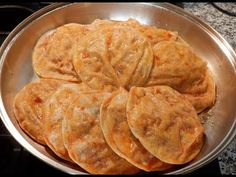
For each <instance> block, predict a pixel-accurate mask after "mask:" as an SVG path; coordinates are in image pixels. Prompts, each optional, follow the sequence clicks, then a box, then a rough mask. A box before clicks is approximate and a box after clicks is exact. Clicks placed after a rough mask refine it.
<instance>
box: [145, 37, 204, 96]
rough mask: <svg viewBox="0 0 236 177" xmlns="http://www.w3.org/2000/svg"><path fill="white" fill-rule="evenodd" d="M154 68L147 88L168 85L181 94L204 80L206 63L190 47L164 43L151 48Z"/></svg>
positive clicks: (173, 42)
mask: <svg viewBox="0 0 236 177" xmlns="http://www.w3.org/2000/svg"><path fill="white" fill-rule="evenodd" d="M153 52H154V66H153V69H152V71H151V74H150V76H149V80H148V82H147V84H146V85H147V86H152V85H168V86H170V87H172V88H174V89H176V90H178V91H179V92H181V93H186V90H188V89H189V88H192V87H193V86H195V85H197V84H199V83H201V82H202V81H203V80H204V79H205V74H206V70H207V66H206V63H205V62H204V61H203V60H201V59H200V58H199V57H198V56H197V55H195V53H194V52H193V51H192V50H191V48H190V47H187V46H186V45H184V44H182V43H179V42H175V41H164V42H160V43H158V44H157V45H155V46H154V47H153Z"/></svg>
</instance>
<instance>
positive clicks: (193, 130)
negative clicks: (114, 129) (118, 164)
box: [127, 86, 204, 164]
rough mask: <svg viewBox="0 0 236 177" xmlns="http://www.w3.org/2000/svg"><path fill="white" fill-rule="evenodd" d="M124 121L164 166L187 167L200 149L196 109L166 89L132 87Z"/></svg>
mask: <svg viewBox="0 0 236 177" xmlns="http://www.w3.org/2000/svg"><path fill="white" fill-rule="evenodd" d="M127 120H128V124H129V127H130V129H131V131H132V133H133V134H134V136H135V137H136V138H138V139H139V141H140V142H141V144H142V145H143V146H144V147H145V148H146V149H147V150H148V151H149V152H150V153H152V154H153V155H154V156H155V157H157V158H158V159H160V160H161V161H163V162H166V163H169V164H184V163H187V162H189V161H191V160H193V159H194V158H195V157H196V156H197V154H198V153H199V152H200V150H201V148H202V145H203V137H204V128H203V126H202V125H201V122H200V119H199V118H198V115H197V113H196V111H195V109H194V108H193V106H192V105H191V103H189V101H188V100H187V99H185V97H184V96H183V95H181V94H180V93H178V92H177V91H176V90H174V89H172V88H171V87H169V86H154V87H147V88H141V87H132V88H131V90H130V92H129V97H128V102H127Z"/></svg>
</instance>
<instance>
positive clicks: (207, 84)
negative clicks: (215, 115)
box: [184, 70, 216, 113]
mask: <svg viewBox="0 0 236 177" xmlns="http://www.w3.org/2000/svg"><path fill="white" fill-rule="evenodd" d="M202 87H204V90H203V89H201V88H202ZM199 88H200V89H199ZM189 92H190V93H187V94H184V96H185V97H186V98H187V99H188V100H189V102H190V103H192V105H193V106H194V108H195V109H196V111H197V112H198V113H200V112H202V111H204V110H205V109H206V108H209V107H211V106H212V105H213V104H214V103H215V101H216V85H215V81H214V79H213V76H212V74H211V72H210V71H209V70H208V71H207V74H206V77H205V80H204V81H203V82H202V83H201V84H200V85H198V86H196V87H195V89H192V90H190V91H189Z"/></svg>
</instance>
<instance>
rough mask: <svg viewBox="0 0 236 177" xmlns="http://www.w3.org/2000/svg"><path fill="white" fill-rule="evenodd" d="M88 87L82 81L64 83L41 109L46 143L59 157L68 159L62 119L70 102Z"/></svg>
mask: <svg viewBox="0 0 236 177" xmlns="http://www.w3.org/2000/svg"><path fill="white" fill-rule="evenodd" d="M88 90H90V88H89V87H88V86H87V85H85V84H84V83H80V84H64V85H62V86H60V87H59V88H58V89H57V90H56V92H55V93H54V94H53V95H51V97H50V98H49V99H48V100H47V101H46V103H45V106H44V109H43V132H44V140H45V142H46V144H47V145H48V146H49V147H50V148H51V149H52V150H53V151H54V152H55V153H56V154H57V155H58V156H59V157H61V158H63V159H65V160H69V161H71V160H70V158H69V155H68V152H67V150H66V148H65V146H64V142H63V138H62V132H61V131H62V120H63V119H64V117H65V114H66V110H67V108H68V107H69V105H70V103H71V102H73V100H74V99H76V98H77V96H78V95H79V93H80V92H81V91H88Z"/></svg>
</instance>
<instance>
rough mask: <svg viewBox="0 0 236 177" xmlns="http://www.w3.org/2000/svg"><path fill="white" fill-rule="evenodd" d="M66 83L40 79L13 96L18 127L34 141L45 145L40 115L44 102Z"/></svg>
mask: <svg viewBox="0 0 236 177" xmlns="http://www.w3.org/2000/svg"><path fill="white" fill-rule="evenodd" d="M65 83H66V82H63V81H60V80H54V79H40V80H38V81H36V82H33V83H29V84H27V85H26V86H25V87H24V88H22V89H21V90H20V91H19V92H18V93H17V95H16V96H15V99H14V103H13V109H14V113H15V117H16V120H17V121H18V123H19V125H20V127H21V128H22V129H23V130H24V131H25V132H26V133H27V134H28V135H29V136H30V137H31V138H33V139H34V140H35V141H37V142H38V143H41V144H45V141H44V138H43V132H42V128H43V124H42V114H43V106H44V103H45V102H46V100H47V99H48V98H49V97H50V96H51V95H52V94H53V93H54V92H55V91H56V89H57V88H58V87H59V86H61V85H62V84H65Z"/></svg>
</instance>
